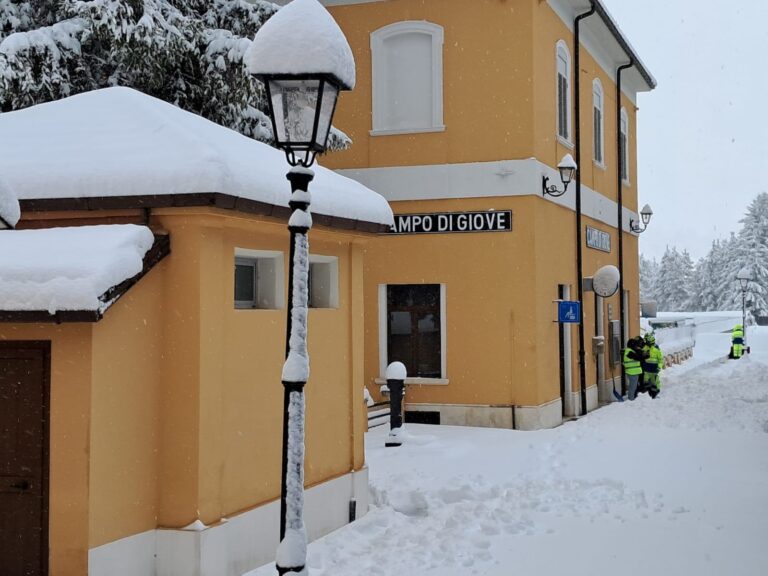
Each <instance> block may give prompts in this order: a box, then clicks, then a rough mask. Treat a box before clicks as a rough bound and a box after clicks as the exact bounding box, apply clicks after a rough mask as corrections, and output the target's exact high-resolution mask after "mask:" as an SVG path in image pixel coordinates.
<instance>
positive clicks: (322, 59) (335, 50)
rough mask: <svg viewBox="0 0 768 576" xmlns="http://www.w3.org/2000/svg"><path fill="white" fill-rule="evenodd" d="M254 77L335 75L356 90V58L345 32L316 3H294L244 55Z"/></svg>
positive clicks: (263, 30) (297, 0)
mask: <svg viewBox="0 0 768 576" xmlns="http://www.w3.org/2000/svg"><path fill="white" fill-rule="evenodd" d="M245 63H246V66H248V71H249V72H250V73H251V74H299V73H318V74H333V75H334V76H336V77H337V78H338V79H339V80H340V81H341V82H342V83H343V84H344V85H345V87H346V88H347V89H350V90H351V89H352V88H354V87H355V59H354V57H353V56H352V49H351V48H350V47H349V44H348V43H347V39H346V37H345V36H344V33H343V32H342V31H341V28H339V25H338V24H336V21H335V20H334V19H333V17H332V16H331V15H330V14H329V13H328V11H327V10H326V9H325V8H323V6H322V5H321V4H320V3H319V2H318V1H317V0H293V1H292V2H291V3H290V4H288V5H287V6H285V7H284V8H281V9H280V10H279V11H278V12H277V14H275V15H274V16H272V17H271V18H270V19H269V20H267V22H266V23H265V24H264V25H263V26H262V27H261V28H260V29H259V31H258V32H257V33H256V37H255V38H254V39H253V43H252V44H251V47H250V48H249V50H248V53H247V54H246V55H245Z"/></svg>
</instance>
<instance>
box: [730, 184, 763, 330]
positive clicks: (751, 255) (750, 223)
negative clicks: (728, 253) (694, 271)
mask: <svg viewBox="0 0 768 576" xmlns="http://www.w3.org/2000/svg"><path fill="white" fill-rule="evenodd" d="M741 223H742V228H741V231H740V232H739V234H738V236H737V239H738V240H737V250H736V258H735V260H734V265H733V267H732V270H731V271H732V272H733V271H735V273H734V274H733V285H732V289H731V291H730V292H731V294H730V296H731V300H732V301H733V300H735V301H737V302H738V305H739V307H741V285H740V283H739V282H738V281H737V280H736V274H737V273H738V272H739V270H741V269H742V268H749V269H750V271H751V272H752V281H751V282H749V284H748V285H747V294H746V296H747V298H746V302H747V310H748V312H749V314H750V316H766V315H768V193H765V192H763V193H761V194H759V195H758V196H757V197H756V198H755V199H754V200H753V201H752V203H751V204H750V205H749V208H747V213H746V215H745V216H744V218H743V219H742V220H741ZM737 268H738V269H737Z"/></svg>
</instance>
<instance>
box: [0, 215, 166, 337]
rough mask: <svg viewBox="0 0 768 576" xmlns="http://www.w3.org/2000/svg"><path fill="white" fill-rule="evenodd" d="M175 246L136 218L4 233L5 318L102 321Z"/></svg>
mask: <svg viewBox="0 0 768 576" xmlns="http://www.w3.org/2000/svg"><path fill="white" fill-rule="evenodd" d="M169 251H170V243H169V238H168V236H157V237H156V236H154V235H153V234H152V232H151V231H150V229H149V228H147V227H146V226H137V225H135V224H113V225H101V226H77V227H71V228H46V229H41V230H12V231H10V232H6V233H3V234H0V254H2V255H3V257H2V273H0V321H4V322H65V321H91V322H94V321H97V320H99V319H100V318H101V317H102V316H103V314H104V312H106V310H107V309H108V308H109V307H110V306H112V304H114V303H115V302H116V301H117V300H118V299H119V298H120V297H121V296H122V295H123V294H124V293H125V292H126V291H127V290H128V288H130V287H131V286H132V285H133V284H135V283H136V282H138V281H139V279H141V277H142V276H143V275H144V274H146V273H147V272H148V271H149V270H150V269H151V268H152V267H153V266H154V265H155V264H156V263H157V262H159V261H160V260H161V259H162V258H163V257H165V256H166V255H167V254H168V253H169Z"/></svg>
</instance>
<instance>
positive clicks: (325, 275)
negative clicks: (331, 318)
mask: <svg viewBox="0 0 768 576" xmlns="http://www.w3.org/2000/svg"><path fill="white" fill-rule="evenodd" d="M309 307H310V308H338V307H339V259H338V258H336V257H335V256H317V255H314V254H310V256H309Z"/></svg>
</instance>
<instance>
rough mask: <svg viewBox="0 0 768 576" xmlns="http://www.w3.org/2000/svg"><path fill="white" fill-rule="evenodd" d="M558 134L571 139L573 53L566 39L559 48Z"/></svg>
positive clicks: (559, 42)
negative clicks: (569, 49)
mask: <svg viewBox="0 0 768 576" xmlns="http://www.w3.org/2000/svg"><path fill="white" fill-rule="evenodd" d="M556 54H557V56H556V58H557V60H556V61H557V135H558V136H560V137H561V138H563V139H564V140H567V141H568V142H570V141H571V53H570V52H569V51H568V46H567V45H566V44H565V41H563V40H558V42H557V50H556Z"/></svg>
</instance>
